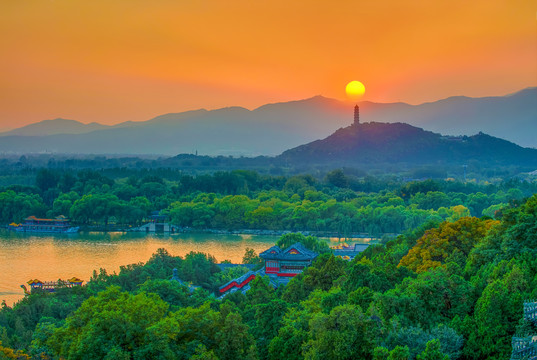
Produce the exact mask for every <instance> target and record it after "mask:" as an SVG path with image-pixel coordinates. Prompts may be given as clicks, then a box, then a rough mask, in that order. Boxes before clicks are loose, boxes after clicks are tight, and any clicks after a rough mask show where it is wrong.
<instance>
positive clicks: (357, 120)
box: [354, 104, 360, 125]
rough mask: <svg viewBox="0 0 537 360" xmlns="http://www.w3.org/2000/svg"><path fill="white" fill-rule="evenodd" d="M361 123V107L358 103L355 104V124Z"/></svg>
mask: <svg viewBox="0 0 537 360" xmlns="http://www.w3.org/2000/svg"><path fill="white" fill-rule="evenodd" d="M359 124H360V108H359V107H358V104H356V106H354V125H359Z"/></svg>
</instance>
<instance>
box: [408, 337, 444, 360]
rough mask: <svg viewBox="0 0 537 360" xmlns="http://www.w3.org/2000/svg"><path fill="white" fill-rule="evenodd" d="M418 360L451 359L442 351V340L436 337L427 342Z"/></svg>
mask: <svg viewBox="0 0 537 360" xmlns="http://www.w3.org/2000/svg"><path fill="white" fill-rule="evenodd" d="M416 360H449V356H447V355H445V354H444V353H442V352H441V351H440V342H439V341H438V340H437V339H435V340H431V341H429V342H428V343H427V347H426V349H425V350H423V352H422V353H421V354H419V355H418V356H417V357H416Z"/></svg>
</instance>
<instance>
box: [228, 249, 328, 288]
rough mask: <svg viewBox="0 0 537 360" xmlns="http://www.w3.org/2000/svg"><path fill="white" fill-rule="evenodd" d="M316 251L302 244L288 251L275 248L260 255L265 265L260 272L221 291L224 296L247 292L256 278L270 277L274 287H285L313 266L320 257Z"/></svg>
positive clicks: (243, 277) (233, 282)
mask: <svg viewBox="0 0 537 360" xmlns="http://www.w3.org/2000/svg"><path fill="white" fill-rule="evenodd" d="M318 255H319V254H317V253H316V252H314V251H311V250H308V249H306V248H305V247H304V246H303V245H302V244H301V243H295V244H293V245H291V246H289V247H288V248H287V249H281V248H279V247H278V246H273V247H271V248H270V249H268V250H265V251H263V252H262V253H261V254H259V257H261V258H262V259H263V260H265V265H264V266H263V268H262V269H260V270H258V271H249V272H247V273H246V274H244V275H242V276H241V277H239V278H237V279H233V280H231V281H229V282H227V283H226V284H224V285H222V286H221V287H220V289H219V291H220V294H221V295H222V297H223V296H225V295H227V294H230V293H233V292H235V291H241V292H243V293H244V292H246V291H248V290H249V289H250V281H252V280H253V279H255V277H256V276H268V277H269V279H270V283H271V285H272V286H273V287H275V288H276V287H278V286H280V285H285V284H287V283H288V282H289V280H290V279H291V278H293V277H294V276H296V275H298V274H300V273H301V272H302V271H304V269H305V268H306V267H308V266H310V265H311V263H312V262H313V260H315V258H316V257H317V256H318Z"/></svg>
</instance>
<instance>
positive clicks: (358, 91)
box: [345, 80, 365, 100]
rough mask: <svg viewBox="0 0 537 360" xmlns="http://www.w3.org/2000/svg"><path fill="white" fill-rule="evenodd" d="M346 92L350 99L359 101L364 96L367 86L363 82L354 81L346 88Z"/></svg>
mask: <svg viewBox="0 0 537 360" xmlns="http://www.w3.org/2000/svg"><path fill="white" fill-rule="evenodd" d="M345 92H346V93H347V96H348V97H349V99H351V100H358V99H359V98H361V97H362V96H363V95H364V93H365V86H364V84H362V83H361V82H359V81H356V80H354V81H351V82H350V83H348V84H347V86H346V87H345Z"/></svg>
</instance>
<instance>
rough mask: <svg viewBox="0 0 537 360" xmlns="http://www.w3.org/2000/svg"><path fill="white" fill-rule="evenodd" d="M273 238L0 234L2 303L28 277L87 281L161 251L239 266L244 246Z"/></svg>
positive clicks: (15, 296) (260, 246)
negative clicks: (201, 255) (204, 255)
mask: <svg viewBox="0 0 537 360" xmlns="http://www.w3.org/2000/svg"><path fill="white" fill-rule="evenodd" d="M277 240H278V237H277V236H251V235H214V234H177V235H146V234H132V233H129V234H125V233H85V234H74V235H50V234H43V235H37V234H33V235H28V234H18V233H13V232H8V231H4V230H0V301H1V300H6V302H7V303H8V305H11V304H13V302H15V301H17V300H19V299H21V298H22V297H23V291H22V289H21V288H20V285H21V284H26V282H27V281H28V280H30V279H35V278H37V279H39V280H41V281H51V280H57V279H59V278H62V279H68V278H71V277H73V276H76V277H79V278H81V279H83V280H84V281H88V280H89V279H90V277H91V275H92V273H93V270H94V269H97V270H98V269H99V268H105V269H106V270H107V271H108V272H109V273H111V272H113V271H118V270H119V267H120V266H121V265H127V264H133V263H137V262H146V261H147V260H149V258H150V257H151V255H152V254H153V253H155V251H156V250H157V249H159V248H165V249H166V250H168V252H169V253H170V254H172V255H176V256H177V255H179V256H184V255H186V254H188V253H189V252H191V251H201V252H205V253H209V254H212V255H213V256H214V257H216V259H217V260H218V262H221V261H223V260H231V261H232V262H233V263H239V262H241V261H242V256H243V255H244V251H245V250H246V248H247V247H249V248H253V249H254V250H255V251H256V252H257V253H259V252H261V251H264V250H266V249H267V248H269V247H270V246H272V245H273V244H274V243H275V242H276V241H277Z"/></svg>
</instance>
